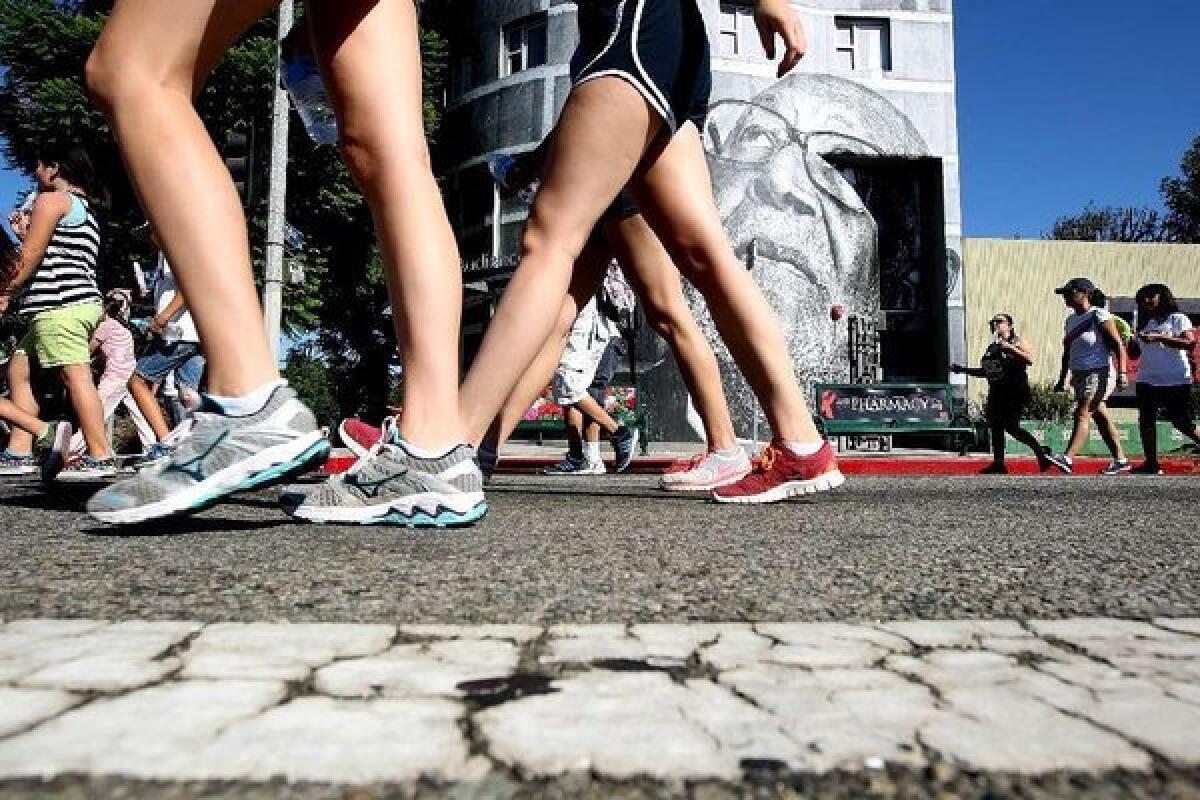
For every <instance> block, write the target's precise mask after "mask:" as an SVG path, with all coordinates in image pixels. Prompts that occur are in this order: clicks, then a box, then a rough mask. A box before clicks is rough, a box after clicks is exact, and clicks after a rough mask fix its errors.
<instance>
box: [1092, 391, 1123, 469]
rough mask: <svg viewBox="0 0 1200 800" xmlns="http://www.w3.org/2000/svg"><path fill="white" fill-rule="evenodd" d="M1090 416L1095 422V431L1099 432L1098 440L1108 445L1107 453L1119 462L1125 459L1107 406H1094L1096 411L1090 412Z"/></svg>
mask: <svg viewBox="0 0 1200 800" xmlns="http://www.w3.org/2000/svg"><path fill="white" fill-rule="evenodd" d="M1092 416H1093V417H1094V418H1095V420H1096V426H1097V429H1098V430H1099V431H1100V438H1102V439H1103V440H1104V443H1105V444H1106V445H1108V451H1109V452H1110V453H1112V457H1113V458H1115V459H1116V460H1118V461H1120V460H1121V459H1123V458H1125V448H1123V447H1121V436H1120V433H1118V431H1117V426H1116V425H1115V424H1113V421H1112V417H1111V416H1109V413H1108V405H1107V404H1105V403H1101V404H1100V405H1098V406H1096V410H1095V411H1093V412H1092Z"/></svg>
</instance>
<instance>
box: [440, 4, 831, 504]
mask: <svg viewBox="0 0 1200 800" xmlns="http://www.w3.org/2000/svg"><path fill="white" fill-rule="evenodd" d="M757 6H758V8H757V13H756V16H755V19H756V22H757V24H758V25H759V28H760V32H761V33H762V38H763V41H764V42H766V43H769V44H770V54H771V55H773V54H774V49H775V41H776V37H782V39H783V41H784V44H785V46H786V53H785V55H784V58H783V61H782V63H781V64H780V67H779V73H780V74H781V75H782V74H784V73H786V72H788V71H790V70H791V69H792V68H793V67H794V66H795V65H796V63H798V61H799V60H800V58H801V57H802V56H803V53H804V48H805V45H804V35H803V29H802V27H801V25H800V21H799V18H798V17H797V16H796V14H795V12H794V11H793V10H792V9H791V7H790V5H789V4H788V3H787V2H786V0H760V2H759V3H758V4H757ZM579 23H580V38H581V43H580V48H579V50H578V51H577V55H576V58H575V60H574V62H573V76H572V77H573V85H572V90H571V92H570V95H569V96H568V98H567V103H566V106H565V108H564V109H563V112H562V115H561V117H560V118H559V121H558V124H557V127H556V129H555V131H554V133H553V137H554V139H553V142H552V146H551V150H550V155H549V159H548V161H547V164H546V167H545V169H544V170H543V181H542V184H541V186H540V187H539V190H538V194H537V196H536V198H535V199H534V203H533V208H532V211H531V215H530V218H529V222H528V224H527V225H526V228H525V233H524V240H523V253H524V256H523V258H522V261H521V265H520V266H519V267H518V269H517V271H516V273H515V274H514V276H513V279H512V281H511V282H510V284H509V286H508V289H507V290H506V292H505V294H504V297H503V298H502V299H501V302H500V305H499V308H498V310H497V312H496V316H495V318H494V319H493V321H492V324H491V326H490V327H489V328H488V331H487V334H486V335H485V337H484V341H483V344H482V347H481V349H480V352H479V355H478V357H477V358H476V360H475V363H474V364H472V366H471V369H470V371H469V372H468V374H467V378H466V380H465V381H464V384H463V393H462V403H463V409H464V414H465V417H466V424H467V428H468V430H469V431H470V432H471V434H472V435H473V436H474V437H475V438H476V439H477V440H478V439H479V438H482V437H483V436H484V434H485V432H486V431H487V429H488V428H489V426H490V425H491V424H492V422H493V420H494V418H495V416H496V413H497V411H498V410H499V409H500V407H501V406H502V405H503V404H504V402H505V400H506V398H508V397H509V396H510V394H511V393H512V391H513V388H514V387H515V386H516V384H517V382H518V380H519V378H520V376H521V374H522V373H523V372H525V371H526V369H528V367H529V365H530V364H531V363H533V361H534V359H535V357H536V355H537V353H538V351H539V349H541V348H543V347H544V346H545V343H546V341H547V339H548V337H549V335H550V334H551V332H552V331H553V329H554V324H555V318H556V316H557V315H558V314H559V313H560V309H561V307H562V300H563V298H564V297H565V296H566V295H567V294H568V289H569V283H570V280H571V274H572V268H573V265H574V263H575V261H576V259H577V258H578V257H579V255H580V254H581V253H582V252H583V249H584V246H585V244H586V242H587V240H588V238H589V236H590V235H591V233H592V231H593V229H594V227H595V225H596V223H597V222H598V221H599V219H600V218H601V216H602V214H603V213H604V211H605V210H606V209H607V208H608V207H609V206H610V205H611V204H612V202H613V200H614V199H615V198H616V197H617V195H618V193H619V192H620V191H621V190H622V189H623V188H625V187H626V186H628V187H629V188H630V189H631V190H632V192H633V195H634V196H635V198H636V200H637V202H638V205H639V207H640V208H641V209H642V210H643V211H644V212H645V213H646V218H647V220H648V221H649V222H650V224H651V226H652V227H653V228H654V229H655V233H656V234H658V236H659V238H660V239H661V240H662V241H663V243H664V244H665V245H666V246H667V249H668V251H670V252H672V253H674V254H677V255H678V260H677V264H678V266H679V267H680V268H681V269H683V270H684V272H685V275H686V277H688V278H689V279H690V280H691V281H692V282H693V284H695V285H696V286H697V288H698V289H699V291H700V292H701V293H702V294H703V295H704V297H705V299H706V301H707V303H708V305H709V307H710V308H711V309H713V316H714V318H715V319H717V320H718V324H719V326H720V332H721V334H722V337H723V338H724V340H725V342H726V344H727V345H728V346H729V348H730V351H731V353H732V354H733V355H734V357H735V359H736V360H737V362H738V364H739V366H740V367H741V369H742V370H743V371H744V372H745V374H746V377H747V379H748V382H749V383H750V385H751V387H752V388H753V389H754V391H755V394H756V395H757V397H758V398H759V401H760V402H761V403H762V405H763V407H764V410H765V411H766V414H767V418H768V421H769V422H770V424H771V426H772V428H773V430H774V433H775V439H774V440H773V441H772V442H771V443H770V444H769V445H768V446H767V448H766V449H765V451H764V452H763V454H762V456H761V458H760V459H758V461H757V462H756V464H755V467H754V469H753V471H752V472H751V473H750V474H749V475H747V476H746V477H745V478H743V479H742V480H740V481H738V482H736V483H734V484H731V485H729V486H724V487H721V488H718V489H716V490H715V491H714V493H713V496H714V499H716V500H718V501H722V502H739V503H763V502H775V501H779V500H783V499H785V498H787V497H791V496H794V495H798V494H804V493H809V492H817V491H825V490H828V489H832V488H834V487H836V486H838V485H840V484H841V483H842V482H843V480H844V479H843V477H842V475H841V473H840V472H839V471H838V469H837V464H836V460H835V458H834V456H833V452H832V449H831V448H830V447H829V445H828V443H826V442H825V441H824V440H823V439H822V438H821V436H820V434H819V433H818V432H817V430H816V428H815V426H814V425H813V421H812V417H811V415H810V414H809V412H808V408H807V405H806V403H805V401H804V397H803V394H802V392H801V390H800V386H799V384H798V382H797V381H796V378H795V375H794V372H793V370H792V364H791V359H790V357H789V356H788V351H787V346H786V343H785V341H784V338H783V333H782V329H781V327H780V325H779V322H778V320H776V319H775V317H774V316H773V315H772V313H771V310H770V308H769V306H768V305H767V303H766V300H765V298H764V297H763V296H762V293H761V292H760V291H759V290H758V288H757V286H756V285H755V284H754V282H753V280H752V279H751V278H750V276H749V275H748V274H747V272H746V270H745V268H744V266H743V265H742V264H740V263H739V262H738V261H737V259H736V258H735V256H734V254H733V250H732V248H731V247H730V246H729V243H728V241H727V239H726V237H725V233H724V230H723V228H722V226H721V221H720V218H719V215H718V214H717V210H716V207H715V203H714V201H713V196H712V186H711V180H710V176H709V172H708V166H707V163H706V161H705V156H704V149H703V146H702V144H701V140H700V132H701V130H702V127H703V122H704V116H705V113H706V111H707V106H708V98H709V91H710V88H711V64H710V57H709V52H708V39H707V35H706V33H705V28H704V21H703V18H702V17H701V14H700V11H699V9H698V8H697V6H696V4H695V2H694V0H630V1H629V2H616V0H606V1H604V2H594V3H587V4H581V5H580V7H579ZM643 67H644V69H643Z"/></svg>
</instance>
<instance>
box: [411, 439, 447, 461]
mask: <svg viewBox="0 0 1200 800" xmlns="http://www.w3.org/2000/svg"><path fill="white" fill-rule="evenodd" d="M396 444H397V445H399V446H400V447H401V448H402V449H403V450H404V452H406V453H408V454H409V455H410V456H415V457H417V458H430V459H432V458H445V457H446V456H448V455H450V451H451V450H453V449H454V448H456V447H458V445H457V444H452V445H448V446H446V447H443V448H442V449H440V450H426V449H425V448H423V447H417V446H416V445H415V444H413V443H412V442H409V441H406V440H404V439H402V438H399V437H397V440H396Z"/></svg>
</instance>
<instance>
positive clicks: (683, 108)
mask: <svg viewBox="0 0 1200 800" xmlns="http://www.w3.org/2000/svg"><path fill="white" fill-rule="evenodd" d="M578 5H579V38H580V44H579V49H578V50H577V51H576V52H575V57H574V58H573V59H572V60H571V80H572V82H573V84H574V85H575V86H579V85H580V84H582V83H586V82H587V81H590V80H592V79H593V78H600V77H604V76H609V75H611V76H616V77H619V78H623V79H625V80H626V81H628V82H629V83H630V84H632V85H633V87H634V88H635V89H637V90H638V92H639V93H641V95H642V96H643V97H644V98H646V102H647V103H649V104H650V107H651V108H653V109H654V110H655V111H656V112H657V113H658V115H659V116H661V117H662V118H663V121H664V122H665V123H666V133H667V134H668V135H669V136H673V135H674V134H675V132H676V131H677V130H679V127H680V126H681V125H683V124H684V123H685V122H687V121H689V120H691V122H692V123H693V124H694V125H695V126H696V130H698V131H700V132H701V133H703V131H704V119H705V117H706V116H707V114H708V100H709V96H710V95H711V94H712V64H711V63H710V60H709V50H708V34H707V33H706V32H705V30H704V18H703V17H702V16H701V14H700V9H699V8H697V6H696V0H583V2H580V3H579V4H578Z"/></svg>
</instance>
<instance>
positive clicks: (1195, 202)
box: [1161, 136, 1200, 244]
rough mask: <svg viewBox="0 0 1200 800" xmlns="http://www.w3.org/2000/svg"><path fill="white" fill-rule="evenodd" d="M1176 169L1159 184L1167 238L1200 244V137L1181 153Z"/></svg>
mask: <svg viewBox="0 0 1200 800" xmlns="http://www.w3.org/2000/svg"><path fill="white" fill-rule="evenodd" d="M1179 172H1180V174H1179V175H1178V176H1176V177H1170V178H1164V179H1163V182H1162V186H1161V191H1162V195H1163V202H1164V203H1166V206H1167V220H1166V229H1167V234H1168V236H1169V237H1170V239H1171V241H1175V242H1186V243H1189V244H1200V136H1197V137H1196V138H1195V139H1194V140H1193V141H1192V146H1191V147H1189V148H1188V151H1187V152H1186V153H1184V154H1183V160H1182V161H1181V162H1180V164H1179Z"/></svg>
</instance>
